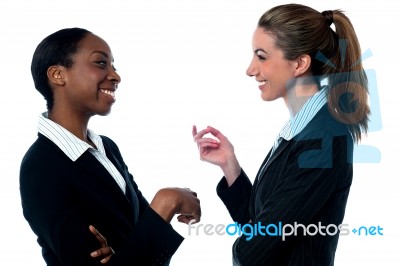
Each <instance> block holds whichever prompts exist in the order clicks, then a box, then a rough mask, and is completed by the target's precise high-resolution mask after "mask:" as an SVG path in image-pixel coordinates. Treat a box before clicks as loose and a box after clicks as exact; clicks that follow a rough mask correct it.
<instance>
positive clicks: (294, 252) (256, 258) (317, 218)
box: [217, 105, 354, 266]
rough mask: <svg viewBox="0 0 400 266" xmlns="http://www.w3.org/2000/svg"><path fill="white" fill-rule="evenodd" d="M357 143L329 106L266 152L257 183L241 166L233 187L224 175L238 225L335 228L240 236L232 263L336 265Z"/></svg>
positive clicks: (224, 192)
mask: <svg viewBox="0 0 400 266" xmlns="http://www.w3.org/2000/svg"><path fill="white" fill-rule="evenodd" d="M353 145H354V144H353V140H352V137H351V135H350V133H349V131H348V129H347V127H346V125H343V124H341V123H339V122H338V121H336V120H335V119H334V118H333V117H332V116H331V115H330V113H329V111H328V108H327V106H326V105H325V106H324V107H323V108H322V109H321V110H320V111H319V112H318V113H317V114H316V116H315V117H314V118H313V119H312V120H311V121H310V123H309V124H308V125H307V126H306V127H305V128H304V129H303V130H302V131H301V132H300V133H299V134H298V135H297V136H295V137H294V138H293V139H292V140H290V141H286V140H283V141H282V142H281V143H280V145H279V146H278V148H277V150H276V151H275V152H274V153H273V155H272V156H271V158H269V157H270V153H271V152H270V153H269V154H268V155H267V157H266V158H265V160H264V163H265V162H266V161H267V159H269V161H268V163H267V166H266V169H265V171H262V172H260V171H261V167H260V170H259V173H258V175H257V176H258V177H257V178H256V179H255V181H254V184H253V185H252V184H251V182H250V180H249V178H248V177H247V176H246V174H245V172H244V171H243V170H242V172H241V174H240V176H239V177H238V179H237V180H236V181H235V182H234V183H233V184H232V186H231V187H229V188H228V186H227V183H226V180H225V178H223V179H222V180H221V181H220V183H219V184H218V186H217V193H218V195H219V196H220V198H221V199H222V201H223V202H224V204H225V205H226V207H227V209H228V210H229V212H230V214H231V216H232V218H233V220H234V221H235V222H238V223H240V224H246V223H250V224H251V225H253V226H254V224H258V222H260V223H261V225H263V226H267V225H270V224H274V225H276V226H277V228H279V223H281V224H282V226H283V225H285V224H289V225H292V226H294V225H295V224H296V223H297V224H298V225H299V224H302V225H305V226H306V227H307V226H308V225H311V227H310V233H311V234H313V232H315V230H314V229H313V226H312V225H316V226H318V225H319V223H321V226H327V225H330V224H332V225H335V226H336V227H333V226H330V227H329V229H328V230H329V231H328V233H329V234H328V233H327V232H326V229H323V228H322V230H321V231H322V233H324V234H325V235H323V234H320V233H317V234H316V235H314V236H310V235H306V236H304V231H302V228H300V227H298V230H297V236H286V238H285V240H283V238H282V236H279V232H277V231H274V227H270V230H269V232H270V233H271V234H272V235H273V234H275V233H276V234H277V235H276V236H271V235H268V234H266V235H265V236H262V235H259V234H258V235H257V236H254V237H253V238H251V239H250V238H249V237H248V236H246V235H242V236H241V237H238V239H237V240H236V241H235V243H234V245H233V263H234V265H251V266H256V265H273V266H280V265H291V266H298V265H304V266H312V265H321V266H328V265H333V264H334V257H335V252H336V247H337V243H338V238H339V231H337V232H336V234H334V233H335V231H336V229H335V228H338V226H339V225H340V224H341V223H342V221H343V217H344V213H345V207H346V202H347V197H348V194H349V190H350V185H351V182H352V175H353V168H352V154H353ZM264 163H263V164H264ZM289 229H290V228H289V227H288V228H287V229H286V230H287V232H288V231H289ZM264 232H265V229H264ZM249 233H250V232H248V233H247V234H248V235H249ZM330 234H334V235H330ZM246 238H248V240H246Z"/></svg>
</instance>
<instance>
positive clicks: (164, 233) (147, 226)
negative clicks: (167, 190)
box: [20, 145, 183, 266]
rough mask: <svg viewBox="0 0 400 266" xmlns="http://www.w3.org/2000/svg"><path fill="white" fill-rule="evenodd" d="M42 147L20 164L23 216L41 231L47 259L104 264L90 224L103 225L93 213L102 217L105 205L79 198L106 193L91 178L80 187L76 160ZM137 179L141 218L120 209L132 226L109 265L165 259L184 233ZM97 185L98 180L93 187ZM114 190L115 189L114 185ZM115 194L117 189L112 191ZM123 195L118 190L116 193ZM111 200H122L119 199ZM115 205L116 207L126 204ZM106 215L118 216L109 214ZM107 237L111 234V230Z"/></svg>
mask: <svg viewBox="0 0 400 266" xmlns="http://www.w3.org/2000/svg"><path fill="white" fill-rule="evenodd" d="M47 146H49V145H47ZM50 146H51V145H50ZM37 149H38V147H37V146H35V147H34V148H33V149H30V150H29V151H28V152H27V154H26V156H25V157H24V159H23V162H22V164H21V168H20V193H21V201H22V207H23V212H24V216H25V218H26V220H27V221H28V222H29V224H30V226H31V228H32V230H33V232H34V233H35V234H36V235H37V236H38V242H39V244H40V245H41V246H42V252H43V257H44V258H45V260H46V262H47V265H49V266H58V265H63V266H80V265H82V266H83V265H84V266H94V265H103V264H101V263H100V262H99V259H94V258H91V257H90V253H91V252H92V251H94V250H96V249H98V248H99V243H98V241H97V240H96V239H95V237H94V236H93V235H92V234H91V233H90V231H89V227H88V226H89V225H90V224H94V225H95V226H96V227H97V228H99V227H98V226H97V224H96V223H98V224H101V223H102V220H103V219H102V218H101V219H99V220H98V221H93V220H92V218H93V217H99V216H100V217H101V215H102V214H103V213H102V210H103V208H104V207H103V206H88V207H87V208H86V207H82V206H85V204H87V201H86V200H85V198H82V201H80V198H79V197H83V196H82V194H85V195H84V196H85V197H86V199H87V198H88V197H91V198H93V197H99V198H102V197H104V195H98V194H99V193H96V191H95V189H90V187H91V186H90V184H89V186H87V187H88V190H87V191H86V192H85V193H82V191H80V192H79V193H78V192H77V188H76V186H75V185H74V183H73V182H71V180H70V179H71V178H70V175H71V174H73V172H71V169H73V167H74V166H73V165H72V164H68V163H65V162H64V163H60V162H59V159H57V158H60V157H62V155H60V152H58V153H57V152H54V150H55V149H54V148H49V149H47V150H46V149H44V150H43V149H40V152H38V151H37ZM65 173H68V174H65ZM110 178H111V177H110ZM132 182H133V180H132ZM133 184H134V187H135V190H136V192H137V195H138V200H139V202H140V204H139V206H140V208H141V210H140V211H139V218H138V221H137V223H136V224H135V223H134V222H133V221H128V220H124V219H123V217H122V216H124V214H117V215H119V216H118V217H117V218H116V220H117V219H118V221H119V223H121V224H120V225H121V227H125V228H132V230H131V231H130V232H129V233H127V234H126V235H124V236H123V239H124V240H123V241H122V242H121V243H118V248H117V249H116V250H115V251H116V254H114V255H113V256H112V259H111V260H110V261H109V262H108V264H107V265H109V266H114V265H118V266H125V265H126V266H128V265H138V263H139V264H140V265H166V264H168V261H169V260H170V258H171V256H172V254H173V253H174V252H175V251H176V250H177V248H178V247H179V245H180V244H181V242H182V241H183V238H182V237H181V236H180V235H179V234H178V233H177V232H175V231H174V230H173V228H172V226H171V225H170V224H168V223H166V222H165V221H164V220H163V219H162V218H161V217H160V216H158V215H157V213H155V212H154V211H153V210H152V209H151V208H150V207H149V206H148V203H147V201H146V200H145V198H144V197H143V196H142V195H141V193H140V191H139V189H138V188H137V185H136V184H135V183H134V182H133ZM96 185H97V184H93V187H96ZM116 191H117V190H116ZM109 193H112V190H111V189H110V192H109ZM119 194H122V193H119ZM110 195H112V194H108V195H107V196H110ZM118 196H119V195H117V194H115V197H118ZM119 197H122V196H119ZM107 200H109V201H111V202H118V201H117V200H115V199H107ZM110 204H111V203H110ZM113 206H115V209H119V208H121V206H117V205H113ZM104 215H105V216H106V215H107V214H104ZM91 217H92V218H91ZM121 217H122V218H121ZM106 219H113V218H112V217H104V220H106ZM100 232H101V228H100ZM105 237H106V238H107V235H106V234H105ZM113 248H114V247H113Z"/></svg>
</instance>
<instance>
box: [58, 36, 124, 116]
mask: <svg viewBox="0 0 400 266" xmlns="http://www.w3.org/2000/svg"><path fill="white" fill-rule="evenodd" d="M72 61H73V64H72V66H71V67H69V68H67V67H63V66H58V70H59V72H55V73H51V75H53V77H57V76H56V75H55V74H57V73H58V74H59V77H60V80H59V82H60V83H58V84H57V85H58V86H56V89H55V90H54V95H55V97H54V98H55V104H54V106H55V108H57V107H61V108H62V109H63V110H65V112H68V113H69V115H76V116H83V117H90V116H92V115H95V114H98V115H106V114H108V113H109V112H110V111H111V106H112V104H113V103H114V102H115V91H116V89H117V86H118V84H119V83H120V81H121V78H120V76H119V75H118V74H117V73H116V71H115V68H114V66H113V57H112V53H111V50H110V47H109V46H108V44H107V43H106V42H105V41H104V40H103V39H101V38H100V37H98V36H96V35H94V34H88V35H87V36H86V37H85V38H84V39H82V40H81V41H80V42H79V44H78V50H77V52H76V53H75V54H74V55H73V57H72Z"/></svg>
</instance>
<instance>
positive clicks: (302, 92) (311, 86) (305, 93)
mask: <svg viewBox="0 0 400 266" xmlns="http://www.w3.org/2000/svg"><path fill="white" fill-rule="evenodd" d="M318 91H319V86H318V84H316V83H315V82H311V83H310V82H308V83H307V82H304V80H303V81H302V80H300V79H298V80H296V82H295V84H293V86H291V88H290V89H288V91H287V93H286V95H285V97H284V101H285V104H286V106H287V108H288V109H289V113H290V117H294V116H296V114H297V113H298V112H299V111H300V110H301V108H302V107H303V106H304V104H305V103H306V102H307V101H308V100H309V99H310V98H311V97H312V96H313V95H315V94H316V93H317V92H318Z"/></svg>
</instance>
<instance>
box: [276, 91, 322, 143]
mask: <svg viewBox="0 0 400 266" xmlns="http://www.w3.org/2000/svg"><path fill="white" fill-rule="evenodd" d="M327 91H328V89H327V86H324V87H323V88H322V89H321V90H320V91H318V92H317V93H316V94H314V95H313V96H312V97H311V98H310V99H308V101H307V102H306V103H305V104H304V105H303V107H302V108H301V109H300V111H299V112H298V113H297V114H296V115H295V116H294V117H292V118H290V119H289V120H288V121H287V122H286V124H285V126H284V127H283V128H282V130H281V131H280V133H279V137H282V138H284V139H285V140H291V139H292V138H293V137H294V136H296V135H297V134H298V133H300V131H302V130H303V129H304V128H305V127H306V126H307V124H308V123H309V122H310V121H311V120H312V119H313V118H314V116H315V115H316V114H317V113H318V111H319V110H320V109H321V108H322V106H324V105H325V104H326V103H327V97H326V95H327Z"/></svg>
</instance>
